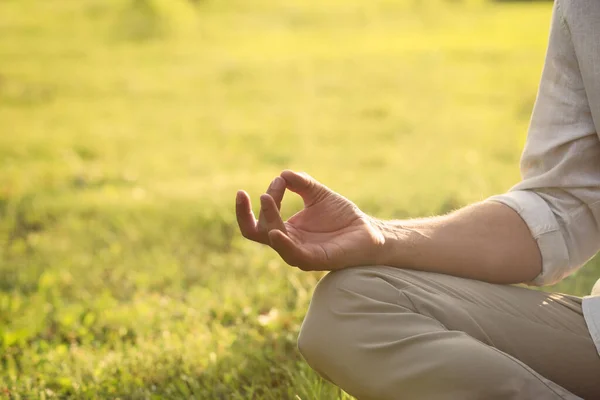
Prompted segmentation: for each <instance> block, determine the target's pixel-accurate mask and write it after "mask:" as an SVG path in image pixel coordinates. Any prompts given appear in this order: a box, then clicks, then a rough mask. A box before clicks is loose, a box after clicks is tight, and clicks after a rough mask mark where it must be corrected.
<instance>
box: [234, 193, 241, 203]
mask: <svg viewBox="0 0 600 400" xmlns="http://www.w3.org/2000/svg"><path fill="white" fill-rule="evenodd" d="M235 202H236V204H242V194H241V193H240V192H237V195H236V196H235Z"/></svg>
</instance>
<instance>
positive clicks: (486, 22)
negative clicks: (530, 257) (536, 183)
mask: <svg viewBox="0 0 600 400" xmlns="http://www.w3.org/2000/svg"><path fill="white" fill-rule="evenodd" d="M550 11H551V10H550V4H546V3H533V4H518V3H517V4H505V3H502V4H500V3H491V2H484V1H445V2H444V1H434V0H432V1H427V2H421V1H408V0H406V1H395V0H394V1H391V0H373V1H366V0H360V1H359V0H327V1H321V0H319V1H317V0H290V1H285V2H281V1H276V0H257V1H252V2H248V1H241V0H228V1H216V0H203V1H202V0H200V1H195V2H194V1H184V0H110V1H109V0H78V1H69V0H53V1H46V2H38V1H33V0H5V1H2V2H0V276H1V279H0V396H5V397H9V396H10V397H11V398H46V399H48V398H58V397H60V398H64V397H73V398H107V397H111V398H122V399H124V398H133V399H135V398H139V399H146V398H197V399H249V398H256V399H302V400H305V399H343V398H347V399H348V398H349V397H348V396H346V395H344V394H343V393H342V392H340V391H339V390H338V389H336V388H335V387H333V386H331V385H329V384H328V383H326V382H324V381H322V380H320V379H319V378H318V377H317V375H316V374H315V373H313V372H312V371H311V370H310V369H309V368H308V366H307V365H306V364H305V363H304V362H303V361H302V359H301V357H300V355H299V353H298V351H297V349H296V345H295V339H296V336H297V333H298V330H299V327H300V324H301V321H302V318H303V316H304V314H305V312H306V309H307V306H308V303H309V301H310V296H311V292H312V289H313V287H314V285H315V283H316V282H317V280H318V278H319V277H320V274H313V273H302V272H299V271H297V270H295V269H292V268H289V267H287V266H286V265H284V264H283V263H282V261H280V260H279V259H278V258H277V257H276V255H275V254H274V253H273V252H272V251H270V250H269V249H266V248H263V247H260V246H258V245H255V244H252V243H249V242H246V241H244V240H243V239H242V238H241V236H240V235H239V234H238V233H237V230H236V229H237V227H236V224H235V220H234V215H233V201H234V195H235V192H236V190H237V189H239V188H245V189H247V190H248V191H249V192H250V194H251V195H252V196H253V197H254V198H255V199H257V197H258V195H259V194H260V193H262V191H263V190H265V188H266V186H267V185H268V183H269V182H270V180H271V179H272V178H273V177H274V176H275V175H277V174H278V173H279V172H280V170H281V169H283V168H293V169H299V170H305V171H307V172H309V173H311V174H312V175H314V176H315V177H317V178H318V179H320V180H321V181H323V182H324V183H326V184H328V185H329V186H331V187H332V188H334V189H335V190H338V191H340V192H341V193H343V194H344V195H346V196H347V197H349V198H351V199H352V200H354V201H355V202H356V203H357V204H358V205H359V206H360V207H361V208H363V209H364V210H365V211H367V212H369V213H372V214H374V215H377V216H378V217H382V218H403V217H409V216H422V215H432V214H437V213H443V212H447V211H449V210H452V209H455V208H457V207H459V206H461V205H464V204H467V203H469V202H473V201H477V200H481V199H484V198H485V197H487V196H490V195H492V194H495V193H500V192H503V191H505V190H507V189H508V188H509V187H510V186H511V185H512V184H514V183H516V182H517V181H518V179H519V172H518V159H519V155H520V151H521V148H522V145H523V143H524V139H525V133H526V128H527V124H528V119H529V114H530V111H531V108H532V105H533V101H534V99H535V93H536V87H537V83H538V80H539V76H540V71H541V67H542V63H543V57H544V51H545V46H546V40H547V32H548V22H549V17H550ZM299 205H300V202H299V200H298V199H296V198H293V196H290V197H288V201H287V202H286V203H285V205H284V213H285V214H286V215H290V214H291V213H293V212H294V210H295V209H296V208H297V207H299ZM599 269H600V266H599V264H598V263H593V265H590V266H588V267H586V268H584V269H583V270H582V271H581V272H580V273H578V274H577V275H575V276H573V277H571V278H569V279H568V280H566V281H565V282H563V283H561V284H560V285H558V286H557V287H555V288H553V289H554V290H559V291H564V292H568V293H574V294H580V295H581V294H585V292H586V291H587V290H589V288H590V287H591V285H592V284H593V277H594V276H595V275H599V274H598V271H599Z"/></svg>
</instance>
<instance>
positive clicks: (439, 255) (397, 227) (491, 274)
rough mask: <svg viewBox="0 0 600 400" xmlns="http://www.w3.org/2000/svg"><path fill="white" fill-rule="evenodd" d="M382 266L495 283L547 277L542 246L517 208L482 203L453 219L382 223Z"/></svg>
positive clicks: (456, 212) (459, 213)
mask: <svg viewBox="0 0 600 400" xmlns="http://www.w3.org/2000/svg"><path fill="white" fill-rule="evenodd" d="M379 225H380V227H381V230H382V231H383V234H384V237H385V243H384V245H383V247H382V250H381V251H380V253H379V255H378V260H377V262H378V263H379V264H383V265H390V266H395V267H399V268H411V269H418V270H423V271H431V272H439V273H444V274H448V275H456V276H460V277H464V278H471V279H477V280H482V281H487V282H493V283H521V282H529V281H531V280H532V279H533V278H535V277H536V276H537V275H538V274H539V273H540V271H541V266H542V260H541V255H540V252H539V249H538V246H537V243H536V242H535V240H534V239H533V237H532V236H531V233H530V232H529V229H528V227H527V225H526V224H525V222H524V221H523V220H522V219H521V217H519V215H518V214H517V213H516V212H515V211H513V210H512V209H511V208H509V207H507V206H505V205H503V204H499V203H494V202H486V203H476V204H473V205H471V206H468V207H465V208H462V209H460V210H458V211H455V212H453V213H451V214H448V215H445V216H440V217H433V218H426V219H417V220H408V221H381V222H380V224H379Z"/></svg>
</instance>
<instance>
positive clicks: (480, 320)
mask: <svg viewBox="0 0 600 400" xmlns="http://www.w3.org/2000/svg"><path fill="white" fill-rule="evenodd" d="M298 346H299V349H300V351H301V353H302V354H303V356H304V358H305V359H306V360H307V362H308V364H309V365H310V366H311V367H312V368H313V369H315V370H316V371H317V372H318V373H320V374H321V375H322V376H323V377H324V378H326V379H328V380H330V381H331V382H333V383H334V384H336V385H338V386H339V387H341V388H342V389H344V390H345V391H347V392H348V393H350V394H352V395H354V396H356V397H357V398H358V399H360V400H369V399H373V400H386V399H415V400H418V399H427V400H437V399H464V400H469V399H569V400H571V399H579V398H580V397H581V398H584V399H596V398H600V357H598V354H597V352H596V348H595V346H594V344H593V342H592V339H591V338H590V336H589V333H588V330H587V327H586V324H585V320H584V318H583V315H582V311H581V299H579V298H577V297H572V296H567V295H560V294H548V293H543V292H539V291H535V290H531V289H526V288H522V287H516V286H510V285H494V284H489V283H485V282H480V281H474V280H469V279H463V278H457V277H453V276H448V275H442V274H436V273H428V272H420V271H412V270H403V269H398V268H392V267H385V266H375V267H357V268H348V269H344V270H340V271H336V272H332V273H330V274H328V275H327V276H325V277H324V278H323V279H322V280H321V282H319V284H318V286H317V288H316V289H315V293H314V296H313V299H312V302H311V305H310V308H309V311H308V314H307V316H306V319H305V320H304V323H303V325H302V329H301V332H300V337H299V338H298ZM578 396H579V397H578Z"/></svg>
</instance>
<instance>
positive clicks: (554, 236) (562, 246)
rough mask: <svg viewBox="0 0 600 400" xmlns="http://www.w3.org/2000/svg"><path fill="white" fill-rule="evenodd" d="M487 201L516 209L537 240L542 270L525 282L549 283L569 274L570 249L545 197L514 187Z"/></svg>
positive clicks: (534, 283)
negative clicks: (531, 279) (513, 189)
mask: <svg viewBox="0 0 600 400" xmlns="http://www.w3.org/2000/svg"><path fill="white" fill-rule="evenodd" d="M486 201H493V202H497V203H502V204H504V205H506V206H508V207H510V208H512V209H513V210H515V211H516V212H517V214H519V216H520V217H521V218H522V219H523V221H525V224H527V226H528V227H529V231H530V232H531V235H532V236H533V238H534V239H535V240H536V242H537V245H538V247H539V249H540V253H541V255H542V272H541V273H540V274H539V275H538V276H537V277H536V278H535V279H534V280H533V281H531V282H528V284H530V285H536V286H543V285H549V284H552V283H555V282H558V281H560V280H561V279H562V278H564V277H565V276H566V275H567V274H568V266H569V250H568V248H567V244H566V243H565V240H564V238H563V235H562V232H561V230H560V225H559V224H558V221H557V220H556V217H555V216H554V213H553V212H552V210H551V209H550V206H548V203H546V201H544V199H542V198H541V197H540V196H538V195H537V194H536V193H534V192H532V191H529V190H515V191H511V192H508V193H505V194H501V195H497V196H492V197H490V198H488V199H487V200H486Z"/></svg>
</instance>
